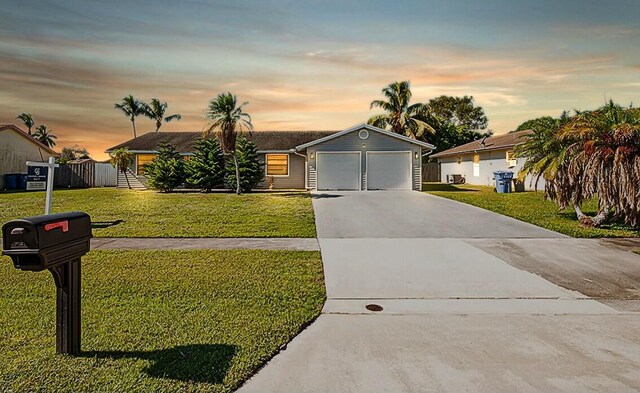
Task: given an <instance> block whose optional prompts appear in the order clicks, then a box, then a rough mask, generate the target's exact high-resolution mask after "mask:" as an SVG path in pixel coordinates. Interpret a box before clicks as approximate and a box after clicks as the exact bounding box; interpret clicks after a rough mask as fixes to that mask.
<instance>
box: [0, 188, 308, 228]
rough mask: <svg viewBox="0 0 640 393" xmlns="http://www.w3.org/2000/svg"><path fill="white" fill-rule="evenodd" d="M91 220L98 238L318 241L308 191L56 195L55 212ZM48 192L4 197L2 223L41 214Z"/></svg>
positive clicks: (83, 192)
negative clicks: (78, 214) (83, 215)
mask: <svg viewBox="0 0 640 393" xmlns="http://www.w3.org/2000/svg"><path fill="white" fill-rule="evenodd" d="M70 210H80V211H84V212H86V213H88V214H89V215H91V219H92V221H93V222H94V227H95V228H94V231H93V234H94V236H98V237H315V236H316V229H315V223H314V216H313V207H312V206H311V196H310V195H309V193H306V192H282V193H275V192H274V193H268V192H260V193H251V194H244V195H240V196H238V195H235V194H217V193H215V194H202V193H197V192H195V193H169V194H162V193H157V192H153V191H133V190H118V189H115V188H92V189H85V190H56V191H54V193H53V212H54V213H56V212H63V211H70ZM43 211H44V192H20V193H0V223H2V222H5V221H7V220H11V219H15V218H19V217H25V216H32V215H38V214H42V213H43Z"/></svg>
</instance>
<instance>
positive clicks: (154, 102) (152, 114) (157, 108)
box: [144, 98, 182, 132]
mask: <svg viewBox="0 0 640 393" xmlns="http://www.w3.org/2000/svg"><path fill="white" fill-rule="evenodd" d="M168 106H169V105H168V104H167V103H166V102H161V101H160V100H159V99H157V98H152V99H151V105H145V108H144V109H145V112H144V115H145V116H146V117H148V118H149V119H151V120H155V122H156V132H158V130H160V127H161V126H162V122H163V121H164V122H165V123H168V122H170V121H172V120H180V119H182V115H180V114H178V113H176V114H175V115H170V116H166V117H165V115H164V114H165V112H166V111H167V107H168Z"/></svg>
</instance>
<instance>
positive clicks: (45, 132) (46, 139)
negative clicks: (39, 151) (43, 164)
mask: <svg viewBox="0 0 640 393" xmlns="http://www.w3.org/2000/svg"><path fill="white" fill-rule="evenodd" d="M33 137H34V138H36V139H37V140H39V141H40V142H41V143H42V144H43V145H45V146H47V147H54V146H55V145H56V141H55V139H57V138H58V137H57V136H55V135H54V134H53V131H52V130H50V129H48V128H47V126H45V125H44V124H41V125H39V126H38V127H36V132H35V134H33Z"/></svg>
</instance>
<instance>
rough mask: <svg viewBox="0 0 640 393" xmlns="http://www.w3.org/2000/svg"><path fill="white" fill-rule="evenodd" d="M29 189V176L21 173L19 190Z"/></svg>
mask: <svg viewBox="0 0 640 393" xmlns="http://www.w3.org/2000/svg"><path fill="white" fill-rule="evenodd" d="M26 189H27V175H26V174H24V173H20V174H19V175H18V190H26Z"/></svg>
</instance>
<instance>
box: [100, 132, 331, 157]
mask: <svg viewBox="0 0 640 393" xmlns="http://www.w3.org/2000/svg"><path fill="white" fill-rule="evenodd" d="M336 132H338V131H253V132H252V133H250V134H249V133H245V135H246V136H247V137H248V138H249V139H250V140H252V141H253V142H255V144H256V146H257V147H258V150H259V151H278V150H291V149H293V148H295V147H296V146H299V145H302V144H305V143H307V142H311V141H313V140H316V139H320V138H324V137H326V136H328V135H331V134H334V133H336ZM201 136H202V132H200V131H196V132H193V131H191V132H164V131H160V132H149V133H147V134H144V135H140V136H139V137H137V138H135V139H131V140H128V141H126V142H123V143H120V144H118V145H115V146H113V147H110V148H109V149H107V150H106V152H107V153H109V152H111V151H113V150H116V149H119V148H122V147H126V148H128V149H129V150H131V151H133V152H136V151H140V152H143V151H156V150H157V148H158V145H159V144H160V142H162V141H167V142H168V143H170V144H172V145H173V146H175V148H176V150H177V151H179V152H180V153H191V152H193V151H194V146H193V145H194V142H195V141H196V140H197V139H198V138H200V137H201Z"/></svg>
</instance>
